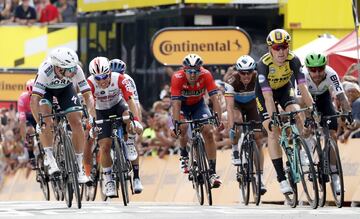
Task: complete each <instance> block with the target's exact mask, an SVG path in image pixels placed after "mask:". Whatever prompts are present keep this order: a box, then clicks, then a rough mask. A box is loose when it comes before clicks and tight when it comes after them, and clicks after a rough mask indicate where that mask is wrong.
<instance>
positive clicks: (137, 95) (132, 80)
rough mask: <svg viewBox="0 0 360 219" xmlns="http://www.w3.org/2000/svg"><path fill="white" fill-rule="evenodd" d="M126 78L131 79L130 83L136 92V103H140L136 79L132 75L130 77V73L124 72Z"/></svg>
mask: <svg viewBox="0 0 360 219" xmlns="http://www.w3.org/2000/svg"><path fill="white" fill-rule="evenodd" d="M124 76H125V78H126V79H128V80H129V82H130V84H131V87H132V90H133V94H134V96H133V97H134V101H135V103H140V101H139V94H138V92H137V89H136V84H135V81H134V79H132V77H130V75H128V74H124Z"/></svg>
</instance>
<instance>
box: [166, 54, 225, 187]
mask: <svg viewBox="0 0 360 219" xmlns="http://www.w3.org/2000/svg"><path fill="white" fill-rule="evenodd" d="M202 65H203V60H202V59H201V57H200V56H199V55H197V54H189V55H187V56H186V57H185V58H184V60H183V67H182V68H181V69H180V70H179V71H177V72H176V73H175V74H174V75H173V76H172V78H171V99H172V114H173V115H172V116H173V120H174V124H175V127H176V123H177V122H178V121H180V118H181V117H180V111H181V112H182V113H183V115H184V116H185V118H186V119H201V118H206V117H210V116H211V112H210V110H209V107H208V106H207V105H206V104H205V102H204V98H203V96H204V95H205V91H207V93H208V94H209V96H210V100H211V102H212V103H213V109H214V111H215V112H216V113H217V115H218V119H219V122H221V107H220V102H219V99H218V96H217V93H218V89H217V86H216V84H215V82H214V79H213V77H212V75H211V73H210V72H209V71H208V70H206V69H205V68H204V67H202ZM187 127H188V126H186V125H181V126H180V131H181V132H180V156H181V158H180V165H181V169H182V171H183V172H184V173H188V172H189V169H188V160H189V155H188V152H187V150H186V145H187V142H188V135H187ZM175 131H177V130H175ZM213 131H214V130H213V126H212V125H209V124H208V125H204V126H203V130H202V134H203V137H204V140H205V150H206V153H207V156H208V159H209V166H210V179H209V180H210V184H211V186H212V188H218V187H220V185H221V183H222V182H221V180H220V178H219V176H217V175H216V146H215V139H214V135H213Z"/></svg>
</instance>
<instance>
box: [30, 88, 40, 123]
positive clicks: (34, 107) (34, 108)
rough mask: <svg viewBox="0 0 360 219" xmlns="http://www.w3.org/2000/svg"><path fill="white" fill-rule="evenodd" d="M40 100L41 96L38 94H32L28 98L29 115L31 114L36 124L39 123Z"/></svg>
mask: <svg viewBox="0 0 360 219" xmlns="http://www.w3.org/2000/svg"><path fill="white" fill-rule="evenodd" d="M40 100H41V96H39V95H38V94H32V95H31V98H30V108H31V113H32V114H33V117H34V119H35V121H36V123H39V101H40Z"/></svg>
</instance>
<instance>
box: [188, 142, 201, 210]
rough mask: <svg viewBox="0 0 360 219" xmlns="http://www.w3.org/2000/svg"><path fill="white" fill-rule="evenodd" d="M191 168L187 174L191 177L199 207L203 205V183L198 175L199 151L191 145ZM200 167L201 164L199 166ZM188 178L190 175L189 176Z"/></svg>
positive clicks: (199, 174)
mask: <svg viewBox="0 0 360 219" xmlns="http://www.w3.org/2000/svg"><path fill="white" fill-rule="evenodd" d="M190 161H191V168H190V172H189V174H191V176H192V185H193V188H194V189H195V192H196V197H197V199H198V201H199V204H200V205H203V204H204V188H203V185H204V181H203V179H202V175H201V173H200V167H199V164H200V163H199V161H200V158H199V151H198V148H197V147H196V145H192V147H191V160H190ZM200 165H201V164H200ZM189 176H190V175H189Z"/></svg>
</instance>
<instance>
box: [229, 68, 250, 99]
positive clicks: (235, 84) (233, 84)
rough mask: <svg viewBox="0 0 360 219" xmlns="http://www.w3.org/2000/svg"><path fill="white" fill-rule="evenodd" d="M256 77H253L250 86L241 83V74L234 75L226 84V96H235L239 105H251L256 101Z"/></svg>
mask: <svg viewBox="0 0 360 219" xmlns="http://www.w3.org/2000/svg"><path fill="white" fill-rule="evenodd" d="M255 81H256V75H253V77H252V79H251V81H250V82H249V84H247V85H246V86H245V84H243V83H242V82H241V79H240V75H239V74H237V73H236V74H233V75H232V76H231V77H230V78H229V79H228V80H227V81H226V82H227V83H225V94H224V95H225V96H233V97H234V100H235V102H237V103H249V102H250V101H252V100H254V99H255Z"/></svg>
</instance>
